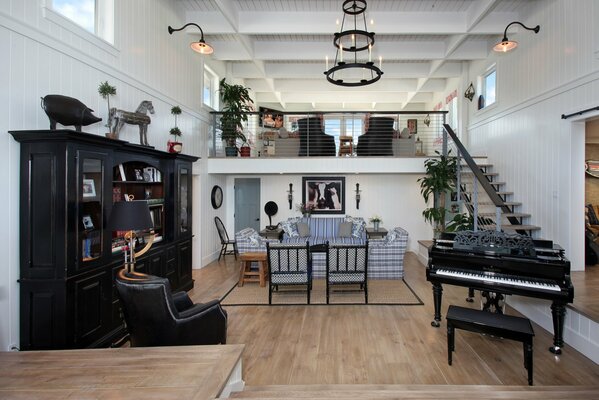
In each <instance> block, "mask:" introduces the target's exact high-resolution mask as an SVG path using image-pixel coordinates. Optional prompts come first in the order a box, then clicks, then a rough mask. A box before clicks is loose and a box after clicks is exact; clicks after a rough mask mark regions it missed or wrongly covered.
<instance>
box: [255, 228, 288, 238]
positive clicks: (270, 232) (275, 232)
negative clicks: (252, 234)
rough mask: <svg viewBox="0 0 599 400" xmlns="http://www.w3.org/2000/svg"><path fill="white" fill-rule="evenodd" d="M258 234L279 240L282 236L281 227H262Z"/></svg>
mask: <svg viewBox="0 0 599 400" xmlns="http://www.w3.org/2000/svg"><path fill="white" fill-rule="evenodd" d="M258 234H259V235H260V236H262V237H264V238H266V239H278V240H281V239H282V238H283V229H282V228H277V229H262V230H261V231H260V232H258Z"/></svg>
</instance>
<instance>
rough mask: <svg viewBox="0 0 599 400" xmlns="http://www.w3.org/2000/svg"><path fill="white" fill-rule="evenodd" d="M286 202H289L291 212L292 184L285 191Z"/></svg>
mask: <svg viewBox="0 0 599 400" xmlns="http://www.w3.org/2000/svg"><path fill="white" fill-rule="evenodd" d="M287 200H288V201H289V209H290V210H291V207H292V205H293V183H290V184H289V190H288V191H287Z"/></svg>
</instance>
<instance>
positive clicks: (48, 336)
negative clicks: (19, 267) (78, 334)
mask: <svg viewBox="0 0 599 400" xmlns="http://www.w3.org/2000/svg"><path fill="white" fill-rule="evenodd" d="M64 298H65V289H64V286H63V285H62V284H61V283H60V282H45V281H43V280H38V281H21V284H20V299H21V332H20V348H21V350H52V349H61V348H64V347H65V336H64V335H65V315H66V310H65V301H64Z"/></svg>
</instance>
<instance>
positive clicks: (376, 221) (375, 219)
mask: <svg viewBox="0 0 599 400" xmlns="http://www.w3.org/2000/svg"><path fill="white" fill-rule="evenodd" d="M369 221H370V222H371V223H372V225H373V226H374V230H375V231H378V230H379V225H380V224H381V223H382V222H383V219H382V218H381V217H379V216H378V215H373V216H372V217H371V218H370V220H369Z"/></svg>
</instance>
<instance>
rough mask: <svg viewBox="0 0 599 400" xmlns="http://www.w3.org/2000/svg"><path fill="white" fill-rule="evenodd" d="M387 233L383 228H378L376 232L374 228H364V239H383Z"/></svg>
mask: <svg viewBox="0 0 599 400" xmlns="http://www.w3.org/2000/svg"><path fill="white" fill-rule="evenodd" d="M387 233H388V231H387V230H386V229H385V228H379V229H378V230H376V231H375V230H374V228H366V237H367V238H368V239H383V238H384V237H385V236H387Z"/></svg>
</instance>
